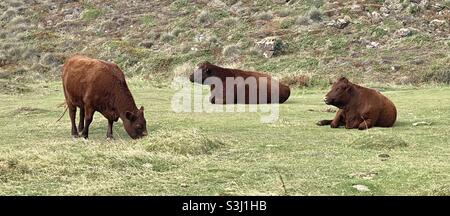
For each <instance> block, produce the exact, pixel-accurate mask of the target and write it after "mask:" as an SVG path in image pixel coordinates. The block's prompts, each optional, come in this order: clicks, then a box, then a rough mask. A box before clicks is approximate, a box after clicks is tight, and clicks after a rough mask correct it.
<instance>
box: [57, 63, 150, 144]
mask: <svg viewBox="0 0 450 216" xmlns="http://www.w3.org/2000/svg"><path fill="white" fill-rule="evenodd" d="M62 81H63V88H64V96H65V98H66V103H67V106H68V109H69V115H70V121H71V123H72V136H74V137H78V130H79V131H81V134H82V136H83V137H84V138H88V135H89V125H90V124H91V122H92V119H93V115H94V112H95V111H98V112H100V113H101V114H102V115H103V116H105V118H106V119H108V130H107V133H106V137H107V138H113V136H112V135H113V131H112V126H113V122H116V121H117V120H118V119H119V118H120V119H122V122H123V126H124V128H125V130H126V131H127V133H128V135H130V137H131V138H133V139H136V138H140V137H142V136H145V135H146V134H147V129H146V121H145V118H144V107H141V108H140V109H138V108H137V107H136V104H135V102H134V99H133V96H132V95H131V92H130V90H129V89H128V86H127V83H126V82H125V76H124V74H123V72H122V71H121V70H120V69H119V67H118V66H117V65H116V64H113V63H108V62H105V61H101V60H96V59H91V58H88V57H84V56H73V57H71V58H69V59H68V60H67V61H66V62H65V63H64V67H63V74H62ZM77 107H78V108H79V109H80V123H79V125H78V130H77V127H76V125H75V115H76V108H77Z"/></svg>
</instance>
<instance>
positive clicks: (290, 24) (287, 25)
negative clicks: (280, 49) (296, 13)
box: [280, 19, 295, 29]
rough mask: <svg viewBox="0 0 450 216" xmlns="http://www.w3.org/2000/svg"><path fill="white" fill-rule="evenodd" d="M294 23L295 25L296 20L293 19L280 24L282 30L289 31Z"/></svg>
mask: <svg viewBox="0 0 450 216" xmlns="http://www.w3.org/2000/svg"><path fill="white" fill-rule="evenodd" d="M294 23H295V22H294V20H291V19H285V20H283V21H281V23H280V28H282V29H288V28H290V27H291V26H293V25H294Z"/></svg>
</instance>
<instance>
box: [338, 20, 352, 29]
mask: <svg viewBox="0 0 450 216" xmlns="http://www.w3.org/2000/svg"><path fill="white" fill-rule="evenodd" d="M348 24H350V21H348V20H346V19H337V20H336V25H335V27H336V28H338V29H343V28H345V27H347V26H348Z"/></svg>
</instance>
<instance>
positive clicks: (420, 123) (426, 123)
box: [412, 121, 431, 127]
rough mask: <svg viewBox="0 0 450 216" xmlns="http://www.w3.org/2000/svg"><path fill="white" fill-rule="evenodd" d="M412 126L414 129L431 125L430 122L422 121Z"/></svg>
mask: <svg viewBox="0 0 450 216" xmlns="http://www.w3.org/2000/svg"><path fill="white" fill-rule="evenodd" d="M412 125H413V126H415V127H417V126H422V125H428V126H429V125H431V122H424V121H421V122H415V123H413V124H412Z"/></svg>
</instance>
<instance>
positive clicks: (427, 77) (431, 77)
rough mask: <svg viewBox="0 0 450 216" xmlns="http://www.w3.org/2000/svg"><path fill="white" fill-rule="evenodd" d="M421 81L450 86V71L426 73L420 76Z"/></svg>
mask: <svg viewBox="0 0 450 216" xmlns="http://www.w3.org/2000/svg"><path fill="white" fill-rule="evenodd" d="M422 81H423V82H434V83H445V84H450V69H448V70H436V71H432V72H427V73H425V74H424V75H423V76H422Z"/></svg>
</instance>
